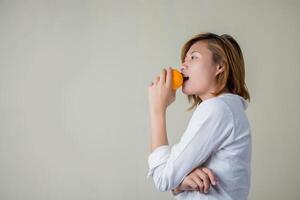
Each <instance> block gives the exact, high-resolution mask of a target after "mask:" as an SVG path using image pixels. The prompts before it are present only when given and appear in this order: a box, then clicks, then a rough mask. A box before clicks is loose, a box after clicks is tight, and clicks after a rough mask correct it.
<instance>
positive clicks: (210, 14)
mask: <svg viewBox="0 0 300 200" xmlns="http://www.w3.org/2000/svg"><path fill="white" fill-rule="evenodd" d="M299 10H300V1H238V0H236V1H234V0H230V1H225V0H224V1H217V0H205V1H196V0H195V1H171V0H169V1H158V0H157V1H142V0H141V1H138V0H135V1H91V0H88V1H86V0H82V1H71V0H70V1H67V0H64V1H50V0H49V1H8V0H7V1H3V0H0V199H1V200H20V199H24V200H42V199H55V200H67V199H70V200H81V199H85V200H92V199H97V200H98V199H105V200H109V199H120V200H121V199H122V200H123V199H149V200H150V199H172V197H171V195H170V193H162V192H158V191H156V190H155V188H154V185H153V182H152V180H151V179H146V174H147V171H148V164H147V157H148V155H149V151H150V147H149V144H150V143H149V142H150V131H149V126H150V125H149V117H148V101H147V87H148V84H149V83H150V81H152V79H153V78H154V77H155V76H156V75H157V74H158V73H159V72H160V70H161V69H162V68H163V67H168V66H173V67H178V66H179V61H180V60H179V55H180V48H181V46H182V45H183V43H184V42H185V41H186V40H187V39H188V38H189V37H191V36H192V35H194V34H196V33H199V32H202V31H210V32H214V33H217V34H222V33H228V34H231V35H232V36H234V37H235V38H236V39H237V41H238V42H239V44H240V45H241V47H242V50H243V53H244V57H245V62H246V82H247V85H248V88H249V90H250V94H251V97H252V102H251V103H250V105H249V109H248V110H247V114H248V117H249V120H250V123H251V126H252V131H253V132H252V134H253V162H252V169H253V176H252V185H251V193H250V198H249V199H253V200H265V199H273V200H277V199H295V200H296V199H300V193H299V189H300V175H299V169H300V166H299V164H300V160H299V159H300V156H299V153H300V152H299V139H300V136H299V135H300V120H299V119H300V104H299V102H300V89H299V86H300V79H299V74H300V66H299V53H300V47H299V45H300V39H299V38H300V37H299V35H300V20H299V19H300V12H299ZM187 107H188V102H187V99H186V97H185V96H183V94H182V93H181V90H179V91H178V92H177V100H176V102H175V103H174V104H172V105H171V107H169V108H168V112H167V128H168V129H167V130H168V135H169V142H170V144H174V143H175V142H177V141H178V140H179V138H180V136H181V134H182V133H183V131H184V129H185V127H186V126H187V123H188V120H189V118H190V116H191V114H192V113H191V112H190V113H187V112H185V109H186V108H187Z"/></svg>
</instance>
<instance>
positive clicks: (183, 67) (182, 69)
mask: <svg viewBox="0 0 300 200" xmlns="http://www.w3.org/2000/svg"><path fill="white" fill-rule="evenodd" d="M185 69H186V64H185V63H182V64H181V66H180V71H181V73H183V72H184V71H185Z"/></svg>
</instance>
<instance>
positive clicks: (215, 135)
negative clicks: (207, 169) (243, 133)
mask: <svg viewBox="0 0 300 200" xmlns="http://www.w3.org/2000/svg"><path fill="white" fill-rule="evenodd" d="M233 127H234V123H233V116H232V113H231V111H230V109H229V107H228V106H227V105H226V104H225V103H224V102H223V101H221V100H218V99H211V100H207V101H203V102H202V103H201V104H200V105H199V106H198V107H197V109H196V110H195V111H194V113H193V115H192V117H191V119H190V121H189V124H188V127H187V129H186V130H185V132H184V133H183V135H182V137H181V138H180V141H179V142H178V143H176V144H174V145H173V146H172V147H170V146H169V145H163V146H159V147H157V148H156V149H154V150H153V151H152V153H151V154H150V155H149V156H148V164H149V171H148V174H147V178H150V177H151V176H152V177H153V181H154V184H155V187H156V188H157V189H158V190H159V191H170V190H171V189H174V188H176V187H177V186H178V185H179V184H180V183H181V182H182V181H183V179H184V178H185V177H186V176H187V175H188V174H189V173H190V172H191V171H192V170H193V169H194V168H196V167H198V166H200V165H201V164H203V163H204V162H205V161H206V160H207V159H208V158H209V156H210V155H211V154H212V153H213V152H214V151H216V150H217V149H218V148H219V147H220V145H221V144H222V143H223V142H224V141H225V139H226V138H227V137H228V136H229V134H230V133H231V132H232V131H233Z"/></svg>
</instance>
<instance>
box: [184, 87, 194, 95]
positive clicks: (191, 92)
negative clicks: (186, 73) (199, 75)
mask: <svg viewBox="0 0 300 200" xmlns="http://www.w3.org/2000/svg"><path fill="white" fill-rule="evenodd" d="M181 91H182V93H183V94H185V95H194V94H195V92H193V91H190V90H188V89H186V88H184V87H183V88H182V90H181Z"/></svg>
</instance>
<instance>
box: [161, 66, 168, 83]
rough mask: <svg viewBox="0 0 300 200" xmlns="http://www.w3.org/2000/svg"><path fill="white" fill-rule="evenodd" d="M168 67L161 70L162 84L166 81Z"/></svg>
mask: <svg viewBox="0 0 300 200" xmlns="http://www.w3.org/2000/svg"><path fill="white" fill-rule="evenodd" d="M166 73H167V72H166V69H163V70H162V71H161V72H160V83H162V84H165V82H166Z"/></svg>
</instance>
